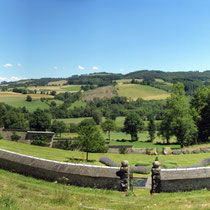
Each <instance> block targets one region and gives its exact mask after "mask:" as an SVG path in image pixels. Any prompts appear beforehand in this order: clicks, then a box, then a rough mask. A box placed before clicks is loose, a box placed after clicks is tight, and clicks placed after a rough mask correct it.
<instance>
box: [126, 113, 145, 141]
mask: <svg viewBox="0 0 210 210" xmlns="http://www.w3.org/2000/svg"><path fill="white" fill-rule="evenodd" d="M143 127H144V122H143V120H142V119H141V118H140V117H139V116H138V115H136V114H135V113H133V112H132V113H130V114H128V116H127V117H126V118H125V122H124V128H123V131H124V132H126V133H127V134H130V135H131V140H132V141H137V140H138V131H141V130H143Z"/></svg>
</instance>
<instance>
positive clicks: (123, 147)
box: [119, 146, 127, 154]
mask: <svg viewBox="0 0 210 210" xmlns="http://www.w3.org/2000/svg"><path fill="white" fill-rule="evenodd" d="M119 153H120V154H126V153H127V147H126V146H121V147H120V148H119Z"/></svg>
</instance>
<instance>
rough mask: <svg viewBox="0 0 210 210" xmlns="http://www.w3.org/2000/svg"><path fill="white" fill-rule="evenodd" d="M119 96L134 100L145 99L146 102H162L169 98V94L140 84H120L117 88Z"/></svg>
mask: <svg viewBox="0 0 210 210" xmlns="http://www.w3.org/2000/svg"><path fill="white" fill-rule="evenodd" d="M116 88H117V92H118V94H119V96H125V97H127V98H130V99H132V100H136V99H137V98H143V99H144V100H160V99H166V98H167V97H169V96H170V95H169V93H167V92H166V91H164V90H160V89H157V88H154V87H150V86H146V85H138V84H120V85H117V86H116Z"/></svg>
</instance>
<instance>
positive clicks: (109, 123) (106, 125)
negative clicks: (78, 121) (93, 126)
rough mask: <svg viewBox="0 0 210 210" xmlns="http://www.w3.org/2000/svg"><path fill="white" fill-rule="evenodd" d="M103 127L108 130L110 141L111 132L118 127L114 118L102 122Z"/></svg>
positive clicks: (104, 130)
mask: <svg viewBox="0 0 210 210" xmlns="http://www.w3.org/2000/svg"><path fill="white" fill-rule="evenodd" d="M101 128H102V130H103V132H104V133H106V132H108V138H109V141H110V138H111V137H110V132H111V131H114V130H115V128H116V125H115V122H114V121H113V120H109V119H108V120H106V121H104V122H102V123H101Z"/></svg>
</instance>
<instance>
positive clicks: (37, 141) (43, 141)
mask: <svg viewBox="0 0 210 210" xmlns="http://www.w3.org/2000/svg"><path fill="white" fill-rule="evenodd" d="M31 144H32V145H37V146H44V147H47V146H49V140H48V139H47V138H46V137H45V136H36V137H34V139H33V140H32V141H31Z"/></svg>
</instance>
